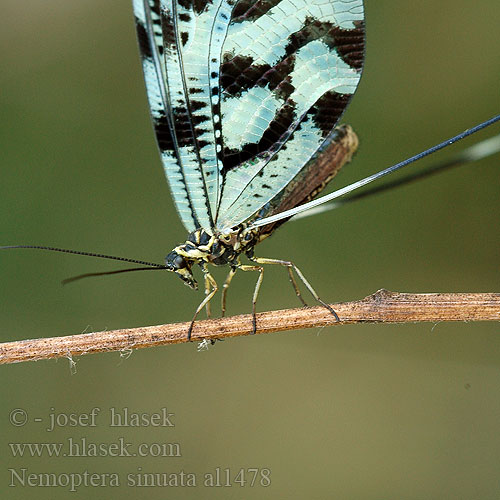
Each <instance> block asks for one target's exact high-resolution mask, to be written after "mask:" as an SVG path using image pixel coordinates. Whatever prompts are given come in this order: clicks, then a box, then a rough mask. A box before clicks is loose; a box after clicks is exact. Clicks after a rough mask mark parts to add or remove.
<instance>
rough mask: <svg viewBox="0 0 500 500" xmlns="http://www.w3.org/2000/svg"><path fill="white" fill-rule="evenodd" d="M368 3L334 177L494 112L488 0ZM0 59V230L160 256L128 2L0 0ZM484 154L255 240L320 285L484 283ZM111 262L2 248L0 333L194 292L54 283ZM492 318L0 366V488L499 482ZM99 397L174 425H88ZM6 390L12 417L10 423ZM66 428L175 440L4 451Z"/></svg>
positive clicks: (491, 488) (413, 149)
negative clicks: (70, 481)
mask: <svg viewBox="0 0 500 500" xmlns="http://www.w3.org/2000/svg"><path fill="white" fill-rule="evenodd" d="M366 16H367V31H368V38H367V41H368V46H367V61H366V66H365V71H364V76H363V79H362V81H361V85H360V88H359V91H358V93H357V95H356V97H355V99H354V100H353V101H352V103H351V105H350V107H349V110H348V112H347V113H346V115H345V116H344V119H343V121H344V122H348V123H350V124H352V125H353V126H354V128H355V130H356V131H357V133H358V134H359V136H360V138H361V146H360V150H359V153H358V155H357V156H356V157H355V160H354V162H353V163H352V164H350V165H349V166H348V167H346V169H345V171H344V172H342V173H341V174H340V175H339V177H338V178H337V179H336V180H335V182H334V183H333V185H334V186H335V187H338V186H341V185H344V184H346V183H348V182H351V181H354V180H356V179H359V178H361V177H363V176H366V175H368V174H370V173H373V172H375V171H377V170H380V169H382V168H384V167H386V166H388V165H389V164H392V163H394V162H396V161H398V160H401V159H403V158H406V157H407V156H409V155H411V154H414V153H417V152H419V151H421V150H423V149H424V148H426V147H429V146H431V145H434V144H435V143H437V142H439V141H441V140H443V139H445V138H447V137H449V136H451V135H453V134H455V133H458V132H460V131H462V130H464V129H466V128H467V127H470V126H472V125H474V124H476V123H478V122H480V121H482V120H484V119H487V118H489V117H490V116H493V115H494V114H495V113H498V112H499V103H500V95H499V75H500V58H499V57H498V54H497V52H498V47H499V46H500V30H499V29H498V27H499V22H500V3H499V2H498V1H497V0H479V1H478V2H470V1H468V0H453V1H452V0H441V1H440V2H435V1H431V0H424V1H421V2H410V1H405V2H401V1H398V0H377V1H368V2H366ZM0 54H1V72H0V103H1V120H0V127H1V135H0V151H1V167H0V168H1V183H0V214H1V217H0V243H1V244H15V243H25V244H28V243H34V244H44V245H54V246H62V247H68V248H76V249H82V250H91V251H96V252H102V253H110V254H116V255H123V256H129V257H132V258H139V259H145V260H153V261H158V262H161V260H162V258H163V257H164V255H166V253H168V252H169V251H170V249H171V248H172V247H174V246H175V245H176V244H178V243H179V242H181V241H183V240H184V238H185V231H184V228H183V227H182V226H181V224H180V222H179V220H178V218H177V215H176V213H175V210H174V208H173V205H172V202H171V199H170V196H169V193H168V188H167V185H166V182H165V181H164V179H163V172H162V169H161V166H160V160H159V157H158V153H157V149H156V145H155V142H154V136H153V132H152V128H151V125H150V120H149V115H148V109H147V102H146V96H145V91H144V85H143V81H142V74H141V68H140V63H139V57H138V52H137V47H136V40H135V31H134V24H133V18H132V10H131V5H130V2H128V1H117V0H108V1H106V2H97V1H94V0H80V1H72V2H67V1H62V0H58V1H56V0H45V1H44V2H41V1H39V0H38V1H29V0H28V1H25V2H18V1H14V0H3V2H2V16H1V20H0ZM496 132H498V126H497V127H496ZM493 133H495V130H493V129H492V130H488V131H485V132H483V133H481V134H480V135H478V136H477V137H475V138H473V139H469V140H468V141H467V142H464V143H462V144H460V145H459V146H455V148H454V149H453V150H452V151H447V152H443V153H441V154H440V156H439V157H437V156H436V157H434V158H432V159H430V160H426V162H427V164H429V163H430V162H433V161H435V160H437V159H438V158H445V157H446V156H447V155H450V154H453V152H454V151H457V150H459V149H460V148H464V147H466V146H467V145H469V144H472V143H473V142H475V141H477V140H479V139H481V138H485V137H488V136H490V135H492V134H493ZM422 166H423V165H422ZM498 167H499V159H498V157H497V158H492V159H490V160H487V161H482V162H481V163H479V164H475V165H473V166H469V167H463V168H461V169H457V170H454V171H451V172H449V173H446V174H443V175H441V176H438V177H433V178H431V179H428V180H426V181H423V182H420V183H418V184H415V185H412V186H409V187H407V188H404V189H400V190H396V191H393V192H391V193H389V194H384V195H382V196H378V197H374V198H372V199H370V200H366V201H363V202H360V203H357V204H353V205H352V206H347V207H344V208H342V209H339V210H338V211H335V212H330V213H327V214H323V215H319V216H316V217H314V218H309V219H306V220H302V221H297V222H296V223H290V224H286V225H285V226H284V227H283V228H282V229H281V230H280V231H279V232H278V233H277V234H276V235H275V236H274V237H273V238H270V239H269V240H267V241H266V242H264V243H263V244H262V245H261V247H260V248H258V254H259V255H262V256H268V257H277V258H289V259H292V260H294V261H295V262H296V263H297V264H298V265H299V266H300V267H301V269H302V270H303V272H304V274H305V275H306V276H307V277H308V278H309V279H310V281H311V282H312V283H313V284H314V286H315V287H316V289H317V290H318V292H319V293H320V295H321V296H322V297H324V298H325V299H326V300H329V301H343V300H354V299H359V298H362V297H364V296H365V295H367V294H369V293H372V292H374V291H375V290H377V289H379V288H382V287H384V288H387V289H390V290H396V291H408V292H438V291H439V292H459V291H470V292H472V291H477V292H483V291H484V292H486V291H497V292H498V291H500V264H499V248H500V232H499V224H498V221H499V215H500V197H499V194H500V188H499V180H498V179H499V170H498ZM318 241H320V242H321V245H320V244H318ZM114 268H115V266H114V265H113V264H112V263H106V262H105V261H98V260H92V259H86V258H79V257H72V256H64V255H59V254H50V253H44V252H39V253H37V252H34V251H22V250H21V251H9V252H5V253H2V254H1V255H0V270H1V280H0V294H1V300H0V332H1V338H2V341H9V340H16V339H25V338H34V337H49V336H59V335H69V334H76V333H81V332H87V331H99V330H104V329H116V328H122V327H134V326H143V325H154V324H160V323H168V322H175V321H187V320H189V319H190V318H191V315H192V313H193V311H194V309H195V307H196V306H197V305H198V303H199V301H200V300H201V298H202V295H201V292H200V293H198V294H195V293H193V292H192V291H191V290H189V289H188V288H187V287H185V286H183V285H182V284H181V282H180V281H179V280H178V279H177V278H176V277H175V276H172V275H169V274H167V273H142V274H141V273H138V274H134V273H132V274H129V275H119V276H114V277H107V278H97V279H93V280H88V281H82V282H81V283H75V284H73V285H68V286H66V287H62V286H61V285H60V281H61V280H62V279H64V278H66V277H68V276H72V275H75V274H79V273H85V272H92V271H100V270H107V269H114ZM223 275H224V273H223V272H216V277H217V278H218V279H221V278H222V276H223ZM254 282H255V276H252V275H250V276H246V275H238V276H237V278H236V279H235V280H234V285H233V286H232V289H231V293H230V295H229V308H230V313H234V314H236V313H243V312H249V310H250V301H251V294H252V290H253V285H254ZM296 305H298V303H297V301H296V299H295V297H294V296H293V292H292V290H291V289H290V287H289V284H288V282H287V278H286V274H285V273H284V272H283V270H281V269H269V270H267V272H266V279H265V280H264V284H263V287H262V292H261V296H260V301H259V306H258V307H259V310H261V311H263V310H270V309H276V308H284V307H293V306H296ZM499 333H500V332H499V325H498V324H494V323H488V324H486V323H485V324H474V323H470V324H437V325H432V324H421V325H392V326H383V325H356V326H348V327H341V328H328V329H322V330H309V331H303V332H292V333H286V334H275V335H267V336H255V337H244V338H239V339H235V340H228V341H225V342H220V343H218V344H217V345H215V346H214V347H213V348H211V349H209V351H208V352H201V353H199V352H197V350H196V345H195V344H190V345H177V346H172V347H167V348H157V349H145V350H140V351H136V352H133V353H132V355H131V356H130V357H128V359H125V358H124V357H121V356H120V354H119V353H109V354H101V355H93V356H87V357H82V358H78V359H75V361H76V373H72V371H71V370H70V363H69V361H68V360H65V359H63V360H58V361H41V362H37V363H23V364H19V365H12V366H3V367H2V368H1V372H2V383H1V384H0V401H1V408H0V423H1V426H2V427H1V428H2V438H1V440H2V443H1V450H2V452H1V456H2V470H1V474H0V477H1V486H0V489H1V490H2V491H3V493H2V497H3V498H9V499H10V498H12V499H18V498H19V499H20V498H22V499H31V498H37V499H45V498H50V499H59V498H68V495H69V492H68V488H67V487H63V486H61V487H55V488H51V487H36V486H24V487H23V486H21V485H20V483H19V481H14V484H15V485H16V486H13V487H9V483H10V482H11V475H12V472H9V469H15V470H16V471H17V473H20V472H21V470H22V469H26V473H35V474H38V473H41V472H53V473H56V474H58V477H59V478H60V482H64V478H65V477H66V476H64V474H69V473H83V472H84V471H85V470H87V471H89V472H95V473H100V474H101V473H117V474H118V475H119V478H120V482H121V485H120V486H118V487H109V488H104V487H97V486H96V487H91V486H87V487H83V486H82V487H80V488H79V489H78V491H77V492H75V493H73V496H72V498H90V496H91V495H97V496H99V497H100V498H104V497H106V498H109V499H113V498H120V499H125V498H126V499H128V498H130V499H132V498H133V499H137V498H145V497H146V495H147V498H151V499H156V498H162V499H163V498H200V497H202V498H207V499H210V498H246V499H250V498H309V499H324V498H342V499H351V498H352V499H358V498H373V499H382V498H383V499H393V498H394V499H421V498H426V499H429V498H457V499H458V498H463V499H470V498H481V499H497V498H499V497H500V468H499V465H498V464H499V463H500V433H499V432H498V430H499V428H500V427H499V425H500V357H499V352H500V336H499ZM94 407H98V408H100V409H101V412H100V415H99V418H98V420H97V426H96V427H93V428H89V427H82V426H79V427H62V428H57V429H55V430H54V431H52V432H49V431H47V430H46V429H47V427H49V425H50V414H51V412H55V413H62V414H69V413H88V412H90V410H91V409H92V408H94ZM112 407H113V408H117V409H120V408H124V407H127V408H128V409H129V411H130V412H141V413H143V412H146V413H154V412H158V411H160V409H161V408H164V407H166V408H168V411H169V412H172V413H174V414H175V417H173V422H174V424H175V427H173V428H172V427H168V428H166V427H152V426H146V427H141V428H135V427H126V428H115V427H110V425H109V416H108V415H109V411H110V408H112ZM16 408H20V409H23V410H25V411H26V412H27V415H28V423H27V424H26V425H24V426H18V427H16V426H14V425H12V423H10V421H9V413H10V412H11V411H12V410H13V409H16ZM35 418H41V419H42V422H36V421H34V419H35ZM82 436H84V437H86V438H87V441H88V442H96V443H112V442H116V441H117V440H118V439H119V438H120V437H122V438H123V439H124V440H125V441H126V442H130V443H132V445H133V446H136V445H138V444H139V443H162V442H167V443H179V445H180V450H181V455H182V456H180V457H163V458H162V457H151V456H149V457H148V456H146V457H118V458H112V457H98V458H95V457H87V458H75V457H71V458H68V457H66V458H64V457H58V458H56V457H52V458H48V457H44V458H40V457H33V458H29V457H28V456H24V457H19V456H17V457H14V456H13V454H12V450H11V448H9V446H8V443H19V442H21V443H24V442H30V443H48V442H53V443H57V442H61V443H67V439H68V438H70V437H71V438H73V439H79V438H81V437H82ZM216 467H221V468H223V469H226V468H227V469H230V471H231V474H232V476H231V477H232V478H234V477H235V476H236V475H237V474H238V472H239V471H240V470H241V469H248V468H258V469H262V468H269V469H270V470H271V485H270V486H268V487H263V486H260V485H255V486H254V487H250V486H249V485H248V484H247V485H246V486H245V487H241V486H240V485H239V484H238V483H235V482H233V483H232V484H233V486H232V487H229V486H220V487H205V486H203V478H204V476H203V475H204V474H205V473H210V472H214V471H215V469H216ZM182 470H183V471H185V472H186V473H188V472H191V473H194V474H196V477H197V484H198V486H197V487H195V488H189V487H184V488H181V487H171V486H170V487H158V488H140V487H132V486H129V485H127V479H126V478H127V474H128V473H138V472H141V471H142V472H167V473H173V474H175V473H179V472H180V471H182ZM246 479H249V477H248V476H247V477H246ZM35 484H36V481H35ZM143 495H144V496H143Z"/></svg>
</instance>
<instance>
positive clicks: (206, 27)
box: [134, 0, 231, 231]
mask: <svg viewBox="0 0 500 500" xmlns="http://www.w3.org/2000/svg"><path fill="white" fill-rule="evenodd" d="M229 3H231V2H227V1H223V0H219V1H214V2H189V1H168V0H161V1H159V0H134V12H135V16H136V23H137V31H138V37H139V45H140V51H141V56H142V61H143V68H144V76H145V80H146V87H147V92H148V97H149V102H150V106H151V114H152V118H153V124H154V128H155V131H156V135H157V139H158V144H159V147H160V153H161V157H162V161H163V165H164V168H165V173H166V176H167V179H168V181H169V184H170V188H171V191H172V196H173V198H174V201H175V204H176V207H177V210H178V212H179V215H180V217H181V219H182V222H183V223H184V225H185V226H186V228H187V229H188V231H192V230H194V229H195V228H198V227H202V228H204V229H206V230H208V231H211V229H212V228H213V219H214V215H213V214H215V211H216V208H217V204H218V200H219V189H220V186H219V184H220V181H219V178H220V175H219V172H220V170H221V169H222V163H221V160H220V159H219V158H218V155H217V149H219V150H220V149H221V146H220V145H219V146H218V141H217V137H220V136H221V132H220V127H221V125H220V117H219V116H217V104H218V103H217V100H218V88H217V87H218V80H219V78H218V70H219V66H220V53H221V47H222V42H223V40H224V37H225V29H227V25H228V24H229V17H230V9H229V7H228V4H229ZM200 5H201V8H200ZM219 142H220V141H219Z"/></svg>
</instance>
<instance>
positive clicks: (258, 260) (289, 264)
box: [249, 257, 340, 321]
mask: <svg viewBox="0 0 500 500" xmlns="http://www.w3.org/2000/svg"><path fill="white" fill-rule="evenodd" d="M249 258H250V260H252V261H253V262H256V263H257V264H277V265H280V266H286V267H287V268H288V273H289V276H293V274H292V269H293V270H294V271H295V272H296V273H297V276H298V277H299V278H300V280H301V281H302V283H304V285H305V286H306V288H307V289H308V290H309V292H310V294H311V295H312V296H313V297H314V298H315V300H316V301H317V302H319V303H320V304H321V305H322V306H324V307H326V308H327V309H328V310H329V311H330V312H331V313H332V314H333V316H335V319H336V320H337V321H340V318H339V317H338V315H337V313H336V312H335V311H334V310H333V309H332V308H331V307H330V306H329V305H328V304H327V303H326V302H324V301H323V300H321V299H320V297H319V295H318V294H317V293H316V291H315V290H314V288H313V287H312V286H311V284H310V283H309V282H308V281H307V280H306V278H305V276H304V275H303V274H302V272H301V270H300V269H299V268H298V267H297V266H296V265H295V264H294V263H293V262H290V261H288V260H279V259H265V258H262V257H249ZM290 281H291V282H292V285H293V288H294V290H295V293H296V294H297V297H299V299H300V300H301V301H302V303H303V304H304V305H305V302H304V299H302V297H301V294H300V291H299V289H298V287H297V283H296V282H295V280H292V279H290Z"/></svg>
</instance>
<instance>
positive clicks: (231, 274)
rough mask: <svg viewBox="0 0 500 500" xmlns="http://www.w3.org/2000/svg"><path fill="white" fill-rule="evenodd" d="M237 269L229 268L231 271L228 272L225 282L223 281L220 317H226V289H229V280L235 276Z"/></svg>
mask: <svg viewBox="0 0 500 500" xmlns="http://www.w3.org/2000/svg"><path fill="white" fill-rule="evenodd" d="M237 269H238V268H237V267H231V270H230V271H229V273H228V275H227V278H226V281H224V285H223V286H222V298H221V304H222V305H221V309H222V317H224V316H225V315H226V296H227V289H228V288H229V285H230V284H231V280H232V279H233V276H234V275H235V274H236V270H237Z"/></svg>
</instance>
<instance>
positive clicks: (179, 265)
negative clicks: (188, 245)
mask: <svg viewBox="0 0 500 500" xmlns="http://www.w3.org/2000/svg"><path fill="white" fill-rule="evenodd" d="M165 264H166V265H167V267H168V268H169V269H171V270H173V271H176V270H178V269H184V268H185V267H187V264H186V261H185V260H184V257H182V256H181V255H179V254H178V253H177V252H170V253H169V254H168V255H167V256H166V257H165Z"/></svg>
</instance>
